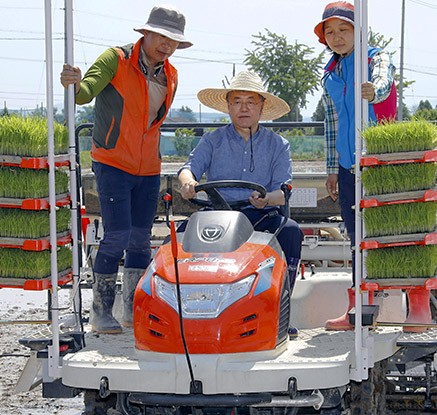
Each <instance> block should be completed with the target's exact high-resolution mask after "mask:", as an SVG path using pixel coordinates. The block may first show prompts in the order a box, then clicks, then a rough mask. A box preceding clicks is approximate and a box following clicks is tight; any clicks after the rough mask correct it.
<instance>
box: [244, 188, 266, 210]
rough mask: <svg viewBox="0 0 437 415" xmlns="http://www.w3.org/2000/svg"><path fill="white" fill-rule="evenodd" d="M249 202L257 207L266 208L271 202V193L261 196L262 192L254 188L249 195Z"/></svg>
mask: <svg viewBox="0 0 437 415" xmlns="http://www.w3.org/2000/svg"><path fill="white" fill-rule="evenodd" d="M249 202H250V204H251V205H252V206H254V207H256V208H257V209H264V208H265V207H266V206H268V204H269V195H268V194H266V195H265V197H261V194H260V193H259V192H257V191H256V190H254V191H253V192H252V194H251V195H250V196H249Z"/></svg>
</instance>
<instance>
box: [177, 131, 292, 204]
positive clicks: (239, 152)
mask: <svg viewBox="0 0 437 415" xmlns="http://www.w3.org/2000/svg"><path fill="white" fill-rule="evenodd" d="M251 160H252V161H251ZM182 169H189V170H190V171H191V172H192V173H193V175H194V177H195V179H196V180H197V181H200V179H201V177H202V175H203V174H206V180H207V181H215V180H244V181H250V182H254V183H258V184H260V185H262V186H264V187H265V188H266V190H267V192H272V191H274V190H278V189H280V188H281V184H282V183H284V182H286V181H290V180H291V159H290V146H289V143H288V141H287V140H285V139H284V138H282V137H281V136H280V135H279V134H277V133H275V132H273V131H272V130H270V129H268V128H266V127H263V126H259V129H258V131H257V132H256V133H255V134H254V135H253V137H252V146H251V143H250V139H249V140H248V141H247V142H245V140H244V138H243V137H241V136H240V135H239V134H238V132H237V131H236V130H235V127H234V125H233V124H228V125H226V126H224V127H220V128H218V129H217V130H215V131H212V132H210V133H206V134H205V135H204V136H203V137H202V139H201V140H200V142H199V144H198V145H197V147H196V148H195V149H194V150H193V151H192V152H191V154H190V156H189V158H188V161H187V162H186V163H185V164H184V166H183V167H182V168H181V170H182ZM220 193H222V195H223V196H224V197H225V199H226V200H228V201H235V200H246V199H248V198H249V196H250V194H251V193H252V190H247V189H222V190H220Z"/></svg>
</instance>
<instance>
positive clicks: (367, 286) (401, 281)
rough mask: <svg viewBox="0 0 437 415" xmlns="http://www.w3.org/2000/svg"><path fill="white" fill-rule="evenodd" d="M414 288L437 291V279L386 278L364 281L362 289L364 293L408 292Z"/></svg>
mask: <svg viewBox="0 0 437 415" xmlns="http://www.w3.org/2000/svg"><path fill="white" fill-rule="evenodd" d="M412 287H423V288H425V289H426V290H435V289H437V278H436V277H430V278H385V279H372V280H369V279H364V280H363V281H362V282H361V289H362V290H364V291H380V290H407V289H409V288H412Z"/></svg>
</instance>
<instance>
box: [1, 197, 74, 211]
mask: <svg viewBox="0 0 437 415" xmlns="http://www.w3.org/2000/svg"><path fill="white" fill-rule="evenodd" d="M70 202H71V199H70V195H68V194H65V193H63V194H60V195H56V206H58V207H63V206H69V205H70ZM0 208H9V209H22V210H47V209H49V208H50V203H49V198H48V197H44V198H38V199H17V198H11V197H0Z"/></svg>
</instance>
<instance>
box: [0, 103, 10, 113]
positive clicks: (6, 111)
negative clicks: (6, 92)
mask: <svg viewBox="0 0 437 415" xmlns="http://www.w3.org/2000/svg"><path fill="white" fill-rule="evenodd" d="M8 115H9V110H8V107H7V106H6V101H5V104H4V106H3V111H2V113H1V114H0V117H7V116H8Z"/></svg>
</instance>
